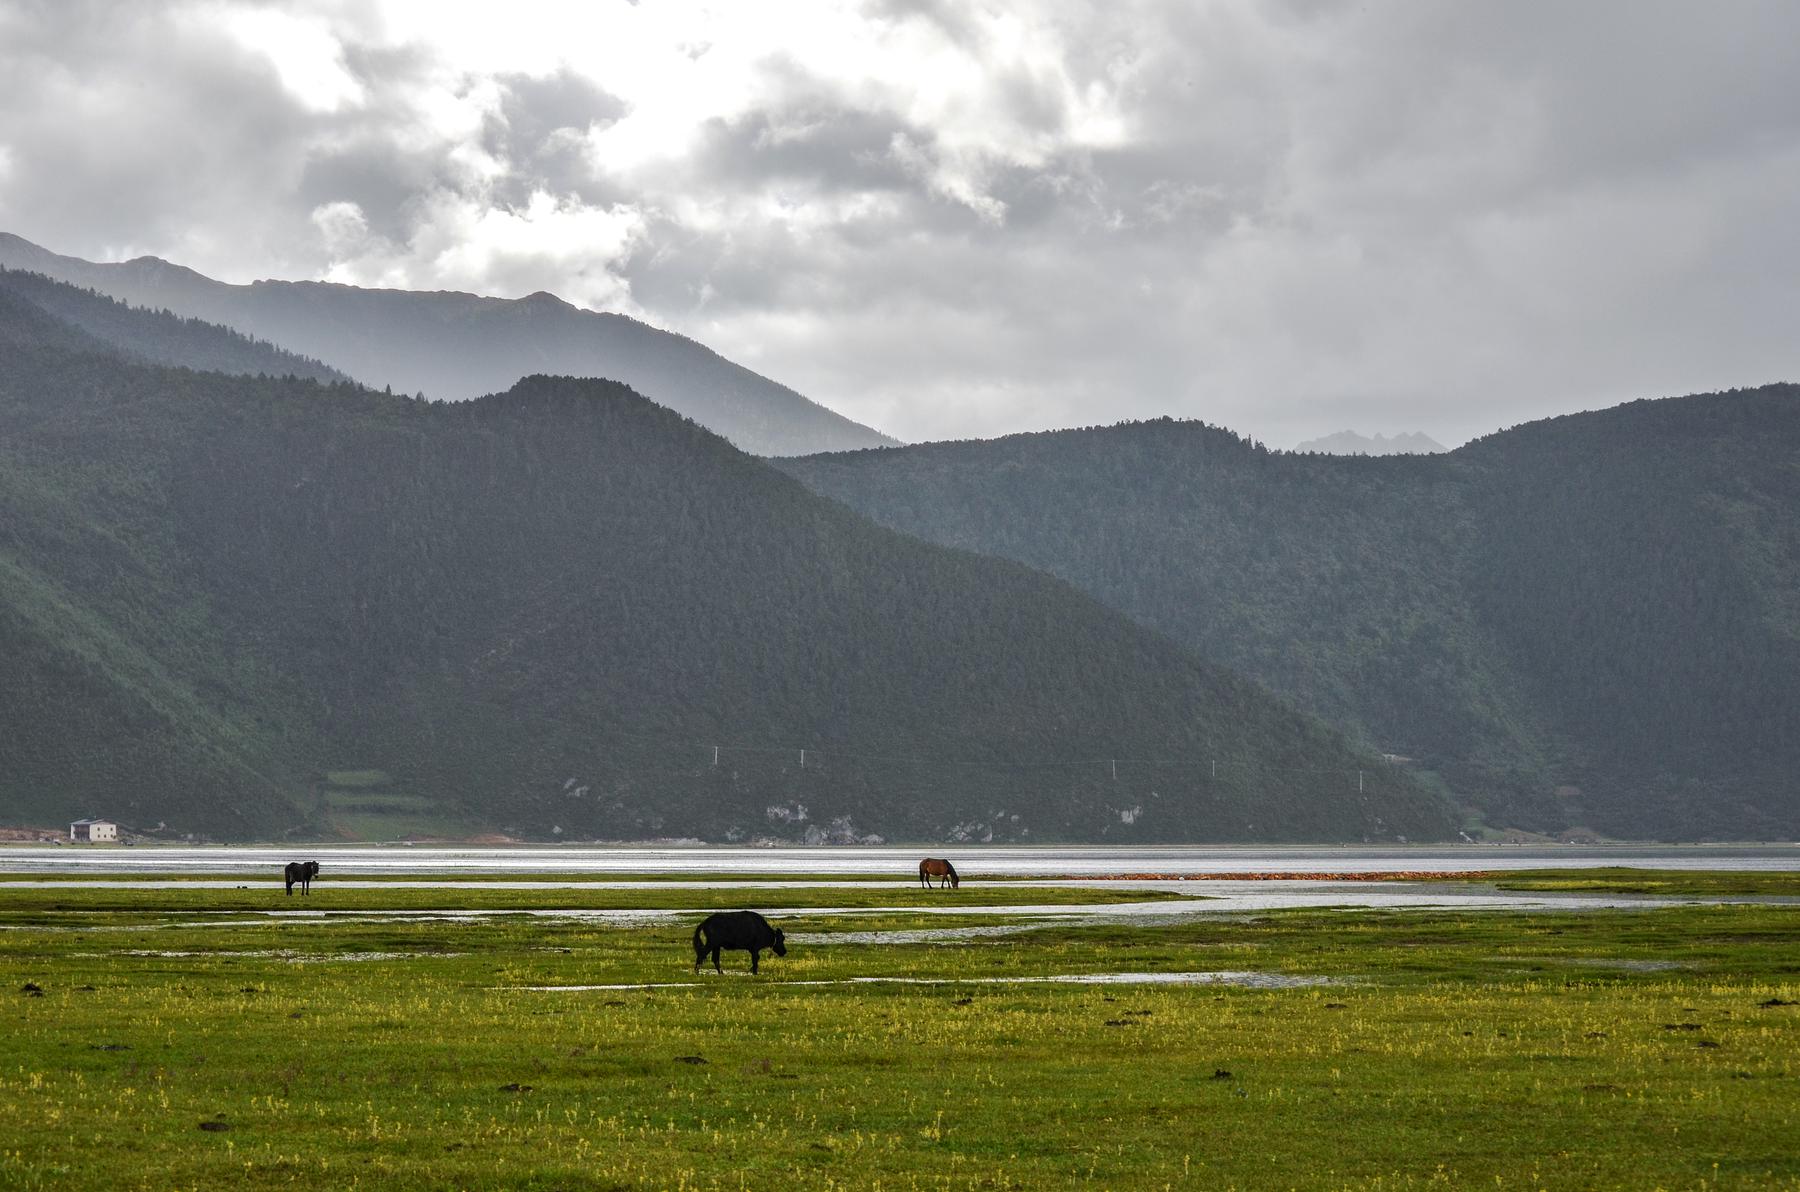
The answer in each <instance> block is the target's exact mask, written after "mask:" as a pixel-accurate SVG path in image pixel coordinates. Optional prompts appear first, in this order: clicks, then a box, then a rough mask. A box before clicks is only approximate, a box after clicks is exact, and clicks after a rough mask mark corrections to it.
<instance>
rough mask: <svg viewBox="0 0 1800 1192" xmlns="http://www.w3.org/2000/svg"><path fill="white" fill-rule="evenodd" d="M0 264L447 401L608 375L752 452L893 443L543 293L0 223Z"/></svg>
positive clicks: (774, 387) (641, 329)
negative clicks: (448, 286) (136, 244)
mask: <svg viewBox="0 0 1800 1192" xmlns="http://www.w3.org/2000/svg"><path fill="white" fill-rule="evenodd" d="M0 266H5V267H7V268H10V269H22V270H31V271H34V272H37V273H42V274H45V275H47V276H50V277H54V278H56V279H58V280H60V281H65V282H69V283H71V284H73V285H77V286H84V287H91V288H93V289H96V290H99V291H100V292H101V293H104V294H109V295H111V296H113V297H115V298H119V299H122V300H124V301H126V302H129V303H133V304H135V305H138V306H143V307H147V308H150V309H155V310H160V309H165V308H166V309H168V310H170V311H173V312H174V313H176V314H178V315H183V316H189V317H193V318H199V319H203V320H206V321H208V322H212V323H220V324H224V325H225V326H228V327H232V328H235V329H237V330H238V331H241V332H243V333H245V334H247V335H252V336H256V337H259V338H261V339H266V340H270V341H272V342H274V343H277V344H279V345H281V346H282V347H284V348H287V349H289V350H290V351H293V352H299V353H303V354H305V355H307V356H313V357H317V358H318V359H319V360H322V361H325V362H326V363H327V364H329V365H331V366H332V367H333V368H336V369H340V370H342V371H343V372H345V373H347V374H349V375H350V376H352V377H355V378H356V379H357V380H359V381H362V382H365V383H366V384H369V385H372V386H375V387H377V388H380V387H383V386H387V387H391V388H393V389H395V390H398V391H400V392H404V393H418V392H422V393H424V394H425V395H426V396H427V397H433V398H442V399H450V400H459V399H465V398H472V397H475V396H478V395H480V394H484V393H492V392H495V391H498V390H501V389H505V388H508V387H509V386H511V385H512V384H513V382H515V381H517V380H518V379H519V378H520V377H522V376H525V375H527V374H530V373H558V374H568V375H571V376H586V377H604V378H607V379H610V380H615V381H620V382H623V383H624V384H626V385H629V386H631V387H632V388H634V389H636V390H638V391H639V392H641V393H644V394H646V395H648V396H650V397H651V398H653V399H654V400H656V401H657V402H659V403H660V404H662V405H666V406H668V407H669V408H671V409H674V410H677V411H679V412H680V413H683V414H686V415H687V416H688V417H690V418H692V419H694V420H695V421H696V422H699V423H700V424H701V425H703V426H706V427H708V428H710V429H712V430H714V431H717V432H718V433H719V434H722V435H724V436H725V437H726V438H728V439H730V440H731V441H732V442H734V443H736V444H737V445H738V446H739V447H742V448H743V449H744V450H746V451H749V452H752V453H754V454H757V455H796V454H801V453H804V452H809V451H836V450H846V449H850V448H856V447H873V446H879V445H882V444H889V443H892V442H894V440H892V439H890V438H889V437H887V436H886V435H883V434H881V433H880V432H878V431H874V430H871V429H869V428H868V427H866V426H863V425H861V424H859V423H856V422H852V421H851V420H850V419H848V418H845V417H843V416H842V415H839V414H836V413H833V412H832V411H831V410H828V409H826V408H825V407H824V406H821V405H818V404H817V403H815V402H812V401H809V400H807V399H806V398H805V397H802V396H801V395H800V394H798V393H796V392H794V391H793V390H792V389H789V388H788V387H787V386H785V385H781V384H777V383H776V382H774V381H771V380H769V379H768V378H767V377H763V376H759V375H758V374H756V373H754V372H751V371H750V370H749V369H747V368H744V367H742V366H741V365H738V364H734V363H732V362H731V361H729V360H726V359H725V358H724V357H722V356H720V355H718V354H717V353H716V352H713V351H712V350H711V349H709V348H707V347H705V346H704V345H701V344H698V343H696V342H694V341H693V340H691V339H687V338H685V337H683V336H679V335H674V334H671V333H669V332H666V331H659V330H657V329H656V328H654V327H650V326H648V325H646V324H644V323H640V322H638V321H637V320H635V319H631V318H627V317H625V316H624V315H616V314H601V313H596V312H594V311H587V310H581V309H579V308H577V307H574V306H571V305H569V304H568V303H566V302H563V301H561V300H559V299H557V298H555V297H553V296H552V295H550V294H544V293H538V294H532V295H530V296H529V297H525V298H518V299H505V298H488V297H483V296H480V295H476V294H462V293H454V292H448V291H440V292H433V293H427V292H418V291H411V290H372V289H362V288H359V287H357V286H347V285H335V284H330V283H324V282H285V281H258V282H253V283H251V284H250V285H229V284H226V283H224V282H220V281H215V280H213V279H212V278H209V277H206V276H204V275H202V274H199V273H196V272H194V271H193V270H192V269H187V268H184V267H182V266H180V265H173V264H170V263H169V262H167V261H162V260H158V259H157V258H155V257H139V258H137V259H136V260H131V261H124V262H118V263H110V264H99V263H95V262H92V261H84V260H81V259H80V258H77V257H66V256H61V255H59V254H56V253H53V252H49V251H48V250H46V249H43V248H40V247H38V246H37V245H35V244H32V243H31V242H29V241H27V240H23V239H21V238H19V237H18V236H13V235H10V234H7V233H4V232H0Z"/></svg>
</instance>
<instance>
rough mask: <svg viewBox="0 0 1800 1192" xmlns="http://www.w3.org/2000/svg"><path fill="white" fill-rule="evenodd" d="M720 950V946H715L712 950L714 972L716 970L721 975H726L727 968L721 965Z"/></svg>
mask: <svg viewBox="0 0 1800 1192" xmlns="http://www.w3.org/2000/svg"><path fill="white" fill-rule="evenodd" d="M720 950H721V949H719V948H714V949H713V950H712V960H713V972H715V973H717V974H719V975H720V976H721V977H723V976H724V975H725V970H724V969H722V968H720V967H719V952H720Z"/></svg>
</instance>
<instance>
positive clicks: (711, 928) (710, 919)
mask: <svg viewBox="0 0 1800 1192" xmlns="http://www.w3.org/2000/svg"><path fill="white" fill-rule="evenodd" d="M723 948H729V949H731V950H732V951H733V952H748V953H750V971H751V972H753V973H754V972H755V971H756V961H757V955H758V953H760V952H761V951H762V950H763V949H764V948H769V949H771V950H772V951H774V953H775V955H777V956H786V955H787V943H786V941H784V940H783V939H782V936H781V928H779V927H770V926H769V921H768V920H767V919H765V918H763V917H762V916H761V915H759V914H757V913H756V912H755V911H719V912H718V913H717V914H712V915H708V916H706V918H705V919H704V920H702V922H701V924H700V926H698V927H696V928H694V971H695V972H696V973H697V972H699V971H700V962H701V961H702V960H703V959H705V957H706V954H707V953H708V952H711V953H712V962H713V971H714V972H718V973H723V972H724V971H725V970H724V969H722V968H720V967H719V951H720V949H723Z"/></svg>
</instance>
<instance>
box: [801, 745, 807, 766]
mask: <svg viewBox="0 0 1800 1192" xmlns="http://www.w3.org/2000/svg"><path fill="white" fill-rule="evenodd" d="M800 768H801V769H802V770H804V769H806V750H804V749H802V750H801V751H800Z"/></svg>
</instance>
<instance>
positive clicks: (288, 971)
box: [0, 873, 1800, 1189]
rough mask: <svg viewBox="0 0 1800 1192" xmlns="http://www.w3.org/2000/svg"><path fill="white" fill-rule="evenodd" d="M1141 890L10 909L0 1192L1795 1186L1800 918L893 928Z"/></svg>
mask: <svg viewBox="0 0 1800 1192" xmlns="http://www.w3.org/2000/svg"><path fill="white" fill-rule="evenodd" d="M1727 876H1729V875H1727ZM0 880H3V879H0ZM1509 880H1511V879H1509ZM1519 880H1535V879H1529V878H1522V879H1519ZM1542 880H1546V881H1548V880H1552V879H1551V878H1544V879H1542ZM1556 880H1570V875H1567V874H1564V875H1560V876H1559V877H1558V878H1557V879H1556ZM1582 880H1583V881H1585V882H1586V883H1588V885H1587V887H1585V888H1590V889H1594V888H1598V889H1614V888H1623V887H1625V886H1626V885H1629V884H1631V883H1637V884H1638V885H1639V886H1642V885H1644V884H1646V883H1653V882H1657V881H1664V880H1666V881H1669V882H1672V883H1675V884H1677V885H1679V884H1680V883H1679V882H1677V881H1676V879H1674V878H1672V877H1670V876H1669V875H1654V874H1644V873H1635V874H1634V873H1622V874H1601V875H1596V874H1594V873H1588V874H1584V875H1582ZM1720 880H1721V881H1723V880H1724V879H1720ZM1202 892H1203V891H1202ZM1683 892H1685V891H1683ZM1757 892H1758V893H1766V894H1783V893H1787V894H1793V893H1800V885H1797V884H1796V879H1795V878H1794V877H1792V876H1789V877H1786V878H1778V879H1771V878H1769V877H1768V875H1762V876H1761V877H1760V878H1759V879H1758V881H1757ZM1146 897H1147V896H1146V895H1143V894H1141V893H1134V892H1127V891H1115V890H1101V891H1088V890H1066V889H1043V888H1030V887H1024V886H1020V885H1015V884H1009V885H1008V887H1007V888H1004V889H1000V890H994V889H992V888H987V887H982V886H978V885H975V884H973V883H965V885H964V887H963V889H962V890H960V891H954V892H952V891H942V892H935V891H934V892H931V893H929V894H928V893H926V892H925V891H921V890H918V889H916V888H914V889H906V888H904V887H901V886H898V885H895V886H889V887H871V888H868V889H847V890H846V889H819V888H813V889H796V890H782V891H770V890H756V891H748V890H747V891H718V892H713V891H705V890H695V889H686V890H681V889H675V888H659V889H651V890H638V891H633V890H608V891H569V890H523V891H521V890H500V889H485V888H483V887H482V886H481V885H480V884H479V883H455V884H454V885H447V886H446V887H444V888H443V889H440V890H417V889H393V890H387V889H349V888H343V887H339V888H335V889H334V888H333V887H332V885H331V884H330V881H329V880H328V879H322V880H321V881H320V882H319V883H318V884H317V885H316V886H315V887H314V889H313V893H312V896H311V897H310V898H308V899H305V900H302V899H300V898H298V897H296V898H293V899H288V898H284V897H283V896H282V894H281V889H280V886H279V884H278V883H275V884H272V885H271V884H269V883H267V882H265V883H264V885H263V886H262V887H260V888H259V887H254V886H253V887H252V888H250V889H247V890H235V889H178V890H162V889H149V890H121V889H106V888H96V889H66V888H58V889H35V888H30V887H25V886H10V887H9V886H6V885H4V884H0V978H3V980H0V999H4V1000H3V1003H0V1004H3V1011H0V1012H3V1014H4V1027H3V1028H0V1186H4V1187H20V1188H40V1187H41V1188H102V1187H104V1188H216V1187H225V1186H232V1187H251V1188H256V1187H311V1188H317V1189H324V1188H348V1187H365V1188H415V1187H416V1188H449V1187H466V1188H493V1187H507V1188H543V1189H551V1188H566V1189H616V1188H684V1187H685V1188H715V1187H716V1188H739V1187H747V1188H780V1189H789V1188H831V1187H852V1188H864V1187H869V1188H873V1187H880V1188H890V1189H900V1188H914V1187H918V1188H1008V1187H1012V1188H1044V1187H1067V1186H1072V1185H1091V1186H1100V1187H1113V1188H1162V1187H1194V1188H1231V1187H1239V1188H1264V1187H1283V1188H1285V1187H1304V1188H1334V1187H1354V1188H1362V1187H1380V1188H1405V1187H1416V1186H1425V1185H1438V1186H1446V1187H1471V1186H1482V1187H1497V1188H1540V1187H1541V1188H1586V1187H1597V1186H1599V1187H1608V1186H1616V1187H1629V1188H1651V1187H1666V1188H1691V1187H1707V1188H1711V1187H1793V1188H1800V1004H1796V1003H1800V905H1792V904H1790V905H1757V906H1743V905H1737V906H1693V907H1682V906H1669V907H1659V908H1656V909H1651V910H1641V911H1639V910H1632V911H1579V912H1577V911H1568V912H1554V913H1512V912H1448V911H1441V910H1418V911H1405V912H1356V913H1349V912H1342V911H1330V912H1325V911H1316V912H1315V911H1289V912H1281V913H1269V914H1259V915H1244V914H1232V915H1219V916H1216V917H1200V918H1189V919H1184V920H1183V921H1181V922H1178V923H1174V924H1169V925H1155V924H1152V923H1145V924H1136V923H1127V924H1125V925H1120V924H1117V923H1106V924H1095V923H1084V922H1079V921H1073V922H1066V923H1056V922H1051V923H1046V922H1044V921H1042V920H1032V919H1025V918H1022V917H1020V916H1017V915H1011V914H1009V913H1008V912H1007V911H1006V910H1005V909H1004V907H1002V906H995V907H994V909H993V910H991V911H988V912H981V913H976V914H973V915H969V916H956V917H954V918H945V917H937V916H931V915H926V914H921V913H919V912H917V911H912V910H907V909H905V908H907V907H915V906H919V905H924V904H925V903H926V900H927V899H931V900H935V901H939V902H949V901H952V900H956V901H960V902H962V903H964V904H968V903H975V902H977V901H978V900H982V899H986V900H988V901H989V903H1006V904H1017V903H1032V904H1040V905H1041V904H1047V903H1050V902H1052V901H1056V902H1058V903H1063V904H1068V905H1070V906H1071V909H1074V907H1075V906H1076V905H1077V904H1080V903H1095V902H1114V901H1119V900H1122V899H1124V900H1132V901H1141V900H1143V899H1145V898H1146ZM746 904H761V905H763V906H771V907H773V906H787V907H800V906H807V907H818V908H826V907H837V906H849V907H859V908H864V909H863V910H862V911H861V913H858V914H855V915H848V916H834V915H829V914H824V913H816V912H815V913H807V912H806V911H797V912H795V913H791V914H787V915H784V916H782V917H780V918H779V919H778V921H777V925H778V926H781V927H783V928H785V929H786V931H787V933H788V936H789V940H790V948H789V953H788V955H787V956H786V957H785V958H774V957H771V956H769V955H768V954H766V953H765V954H764V956H763V972H762V975H761V976H759V977H754V978H753V977H750V976H749V975H748V973H747V969H748V957H747V956H746V955H745V954H743V953H726V968H727V973H726V975H725V976H723V977H718V976H713V975H711V973H710V972H709V973H707V974H705V975H702V976H698V977H697V976H695V975H694V973H693V952H692V948H691V947H690V945H689V942H688V941H689V936H690V935H691V932H692V929H693V925H694V923H695V922H696V921H697V916H684V917H681V918H678V919H659V918H656V917H655V916H649V915H647V916H645V917H641V918H637V919H629V918H628V919H624V920H615V919H608V918H605V917H603V916H599V915H596V916H591V917H588V918H579V917H556V916H544V915H533V914H529V913H526V912H529V911H531V910H544V911H555V910H562V909H571V908H589V909H592V910H595V911H600V910H603V909H605V908H622V909H629V908H643V909H645V910H646V911H650V910H655V909H659V908H661V909H665V910H667V909H675V908H691V907H695V906H707V907H732V906H740V905H746ZM427 908H429V909H432V910H459V909H460V910H464V911H469V912H481V913H472V914H467V915H464V916H461V917H441V916H429V915H422V914H420V913H419V912H421V911H422V910H424V909H427ZM290 910H304V911H309V912H349V913H346V914H343V915H341V916H337V915H330V916H320V915H316V914H315V915H309V916H302V917H286V916H284V917H281V918H270V917H269V916H265V915H263V914H261V913H259V912H262V911H290ZM357 912H368V913H357ZM1018 926H1029V927H1030V929H1028V930H1023V931H1013V932H1010V933H1007V932H991V933H984V932H973V931H969V930H968V929H970V928H1004V927H1018ZM945 929H949V930H951V931H953V932H954V933H955V934H953V935H951V936H949V937H948V938H941V937H932V936H926V937H923V938H921V937H920V936H917V935H911V934H897V935H883V934H880V933H889V932H892V933H903V932H905V933H910V932H921V931H923V932H935V931H942V930H945ZM871 933H876V934H871ZM834 938H835V939H836V940H838V941H839V942H832V941H833V939H834ZM1201 972H1221V973H1226V972H1229V973H1253V974H1258V975H1259V976H1258V977H1257V978H1256V979H1257V980H1262V981H1264V982H1268V981H1270V980H1271V979H1273V978H1298V979H1303V981H1305V982H1313V983H1297V984H1286V985H1277V986H1275V987H1241V986H1237V985H1225V984H1181V985H1176V984H1161V985H1158V984H1146V983H1138V984H1101V983H1095V984H1072V983H1056V982H1031V981H1028V980H1027V981H1021V982H1015V981H1014V980H1013V979H1015V978H1031V977H1048V976H1075V975H1098V974H1114V973H1130V974H1172V973H1201ZM867 978H894V980H864V979H867ZM920 980H923V981H925V982H926V983H913V982H917V981H920ZM573 986H616V987H617V988H586V989H582V988H569V987H573ZM557 987H563V988H557Z"/></svg>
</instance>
